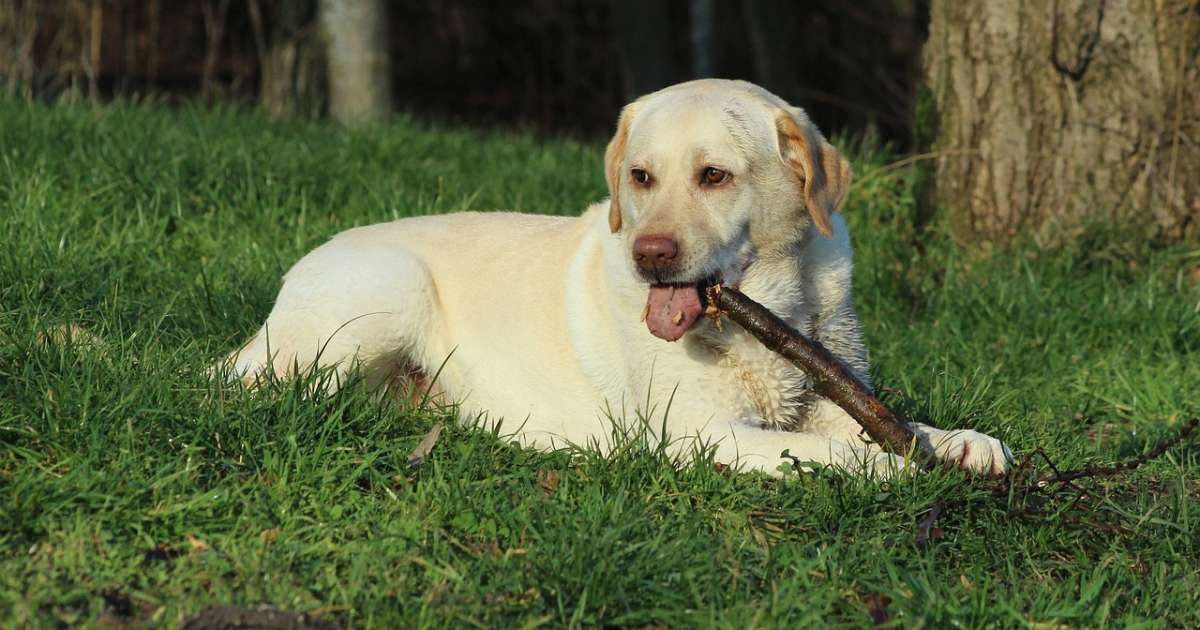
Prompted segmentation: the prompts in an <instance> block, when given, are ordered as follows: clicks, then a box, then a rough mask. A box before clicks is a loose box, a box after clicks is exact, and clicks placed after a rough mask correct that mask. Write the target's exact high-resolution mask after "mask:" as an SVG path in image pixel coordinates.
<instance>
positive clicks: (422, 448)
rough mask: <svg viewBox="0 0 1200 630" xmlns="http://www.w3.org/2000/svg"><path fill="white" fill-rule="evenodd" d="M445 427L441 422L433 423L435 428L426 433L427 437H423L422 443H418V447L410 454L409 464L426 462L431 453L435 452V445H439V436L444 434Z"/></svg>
mask: <svg viewBox="0 0 1200 630" xmlns="http://www.w3.org/2000/svg"><path fill="white" fill-rule="evenodd" d="M444 428H445V426H444V425H443V424H442V423H441V422H439V423H437V424H435V425H433V428H432V429H430V430H429V433H426V434H425V437H423V438H421V443H420V444H417V448H414V449H413V451H412V452H411V453H409V454H408V465H409V466H420V465H421V464H424V463H425V460H426V459H427V458H428V457H429V454H430V453H431V452H433V447H434V446H437V442H438V438H439V437H441V436H442V429H444Z"/></svg>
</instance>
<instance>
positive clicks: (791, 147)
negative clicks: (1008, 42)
mask: <svg viewBox="0 0 1200 630" xmlns="http://www.w3.org/2000/svg"><path fill="white" fill-rule="evenodd" d="M775 129H776V131H777V132H778V134H779V155H780V157H781V158H783V161H784V163H785V164H787V165H788V167H789V168H791V169H792V172H793V173H795V174H796V177H797V178H799V180H800V186H801V187H802V188H803V189H804V203H805V205H806V206H808V214H809V215H810V216H811V217H812V220H813V223H814V224H815V225H816V226H817V229H818V230H820V231H821V234H824V235H825V236H826V237H829V236H833V222H832V219H831V217H832V215H833V213H834V212H837V210H838V208H841V207H842V202H844V201H846V193H848V192H850V176H851V172H850V162H849V161H847V160H846V158H844V157H842V154H841V153H839V152H838V150H837V149H835V148H833V145H831V144H829V143H828V142H826V141H825V137H824V136H822V135H821V132H820V131H818V130H817V127H816V126H815V125H813V124H812V122H811V121H809V119H808V115H807V114H805V113H804V110H802V109H800V108H799V107H790V108H787V109H781V110H779V111H778V113H776V115H775Z"/></svg>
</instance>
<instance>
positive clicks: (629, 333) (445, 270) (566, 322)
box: [229, 80, 1010, 474]
mask: <svg viewBox="0 0 1200 630" xmlns="http://www.w3.org/2000/svg"><path fill="white" fill-rule="evenodd" d="M605 175H606V177H607V180H608V186H609V190H610V193H611V198H610V199H609V200H607V201H602V202H600V203H596V204H593V205H592V206H591V207H590V208H588V209H587V210H586V211H585V212H584V213H583V214H582V216H579V217H577V218H561V217H549V216H534V215H524V214H512V213H486V214H480V213H461V214H451V215H444V216H427V217H418V218H411V219H404V220H400V221H394V222H392V223H385V224H381V225H373V226H368V227H360V228H356V229H352V230H349V231H347V232H344V233H342V234H339V235H338V236H336V237H335V238H333V239H332V240H331V241H329V242H328V243H326V244H325V245H322V246H321V247H318V248H317V249H316V250H314V251H313V252H311V253H310V254H308V255H307V256H305V257H304V258H303V259H301V260H300V262H298V263H296V265H295V266H294V267H292V269H291V270H290V271H289V272H288V273H287V275H286V277H285V278H284V282H283V288H282V289H281V290H280V293H279V297H278V299H277V301H276V303H275V307H274V309H273V310H272V311H271V314H270V316H269V317H268V318H267V322H266V324H265V325H264V326H263V327H262V329H260V330H259V332H258V333H257V334H256V335H255V336H254V338H253V339H251V340H250V341H249V342H248V343H247V344H246V345H245V346H244V347H242V348H241V349H240V350H239V351H237V352H235V353H234V354H233V355H232V356H231V357H230V359H229V361H230V364H231V368H232V370H233V371H234V373H235V375H236V376H238V377H241V378H242V379H243V380H244V381H246V382H251V383H252V382H254V380H255V378H256V377H257V376H259V375H261V374H262V373H264V372H265V371H273V372H275V373H276V375H277V376H287V375H288V372H289V371H290V370H292V369H293V366H297V365H298V366H301V367H310V366H313V365H314V364H316V365H317V366H318V367H330V368H333V369H335V370H337V371H338V372H345V371H346V370H349V369H350V368H351V367H352V366H356V367H357V368H359V369H362V370H363V371H364V373H365V375H366V376H367V378H368V379H370V380H371V382H372V383H373V384H375V385H377V386H380V387H382V386H384V385H385V384H387V383H389V382H390V381H391V380H392V379H393V378H394V377H395V375H396V374H397V373H398V372H404V371H407V370H409V369H412V368H416V370H418V371H420V372H423V373H424V374H429V375H431V374H434V373H435V372H438V371H439V368H441V369H440V374H439V376H438V379H437V383H436V384H437V387H438V389H439V391H440V392H441V393H442V394H444V395H445V396H446V397H448V398H449V399H451V400H454V401H457V402H459V403H461V404H460V407H459V409H460V414H461V416H462V417H464V418H475V417H478V416H480V415H481V414H483V416H484V417H485V418H487V419H491V421H495V420H498V419H501V418H502V419H504V421H505V425H504V427H505V428H506V429H509V430H513V431H515V432H516V433H515V435H516V436H517V437H518V438H519V439H521V440H522V441H524V442H525V443H526V444H529V445H532V446H536V447H540V448H553V447H559V446H563V445H566V444H568V443H573V444H580V445H582V444H599V445H600V446H601V448H603V447H604V446H605V445H606V444H607V440H608V438H609V436H611V435H612V422H614V421H615V422H621V421H622V420H623V419H626V420H627V419H632V418H635V417H641V418H646V417H651V418H653V420H652V421H651V422H650V423H649V424H650V425H651V426H652V427H655V428H656V429H657V428H660V427H661V428H665V430H666V433H667V434H668V435H669V436H670V438H671V442H670V444H671V446H670V448H672V449H675V450H676V452H677V453H679V454H680V455H681V456H683V457H686V456H687V455H688V454H689V453H691V452H692V448H693V445H694V441H693V440H696V439H698V440H700V441H702V442H703V443H706V444H709V445H711V446H713V447H715V449H716V458H717V460H718V461H720V462H723V463H728V464H736V465H739V466H742V467H744V468H748V469H758V470H763V471H766V472H768V473H775V472H776V471H777V469H778V467H779V464H780V463H781V462H782V461H783V460H782V459H781V456H780V453H781V452H782V451H784V450H785V449H786V450H788V451H789V452H790V453H791V455H793V456H796V457H798V458H800V459H802V460H808V461H813V462H820V463H825V464H828V465H832V466H837V467H842V468H846V469H850V470H857V471H867V472H870V471H875V472H877V473H880V474H887V473H889V472H892V471H894V470H896V469H898V468H900V467H901V466H902V464H903V462H902V461H900V459H899V458H896V457H894V456H892V455H888V454H886V453H883V452H881V451H880V450H878V449H877V448H875V447H873V446H870V445H866V444H864V443H863V441H862V440H861V439H860V438H859V427H858V425H857V424H855V422H854V420H852V419H851V418H850V417H849V416H847V415H846V414H845V413H844V412H843V411H842V410H841V409H840V408H838V407H836V406H835V405H833V404H832V403H830V402H829V401H827V400H824V399H822V398H820V397H818V396H816V395H814V394H813V393H812V392H811V391H810V390H809V388H808V379H807V378H806V377H805V375H804V374H803V373H801V372H800V371H798V370H797V369H795V368H794V367H792V366H791V365H790V364H788V363H787V362H785V361H783V360H781V359H780V358H779V357H777V356H776V355H775V354H774V353H772V352H771V351H770V350H767V349H766V348H764V347H763V346H761V345H760V344H759V343H758V342H757V341H756V340H754V339H753V338H751V337H750V336H749V335H748V334H746V333H745V332H744V331H742V330H740V329H739V328H738V327H737V326H735V325H732V324H726V325H724V326H722V327H718V326H716V325H715V324H714V323H713V322H711V321H709V320H708V318H706V317H701V314H702V312H703V309H704V306H705V305H704V297H703V296H704V288H705V286H707V285H709V284H710V283H713V282H716V281H722V282H725V283H729V284H731V285H736V286H738V287H740V288H741V290H742V291H743V292H745V293H746V294H747V295H749V296H750V297H752V298H754V299H755V300H757V301H759V302H761V303H762V304H764V305H766V306H767V307H768V308H770V309H771V310H772V311H774V312H775V313H777V314H779V315H780V316H782V317H783V318H784V319H786V320H787V321H788V322H790V323H791V324H792V325H793V326H795V327H796V328H798V329H799V330H801V331H803V332H804V333H806V334H808V335H810V336H811V337H813V338H815V339H817V340H819V341H820V342H821V343H822V344H824V345H825V346H826V347H828V348H829V349H830V350H831V351H832V352H833V353H834V354H835V355H837V356H838V357H840V358H841V359H842V360H843V361H845V362H846V363H847V364H848V365H849V366H851V368H852V369H854V370H855V372H856V373H857V374H858V375H859V376H860V377H861V378H863V379H866V378H867V353H866V349H865V348H864V347H863V344H862V341H861V339H860V335H859V329H858V321H857V319H856V316H855V313H854V306H853V303H852V301H851V295H850V273H851V260H850V258H851V251H850V240H849V235H848V234H847V228H846V223H845V221H844V220H843V219H842V218H841V217H840V216H839V215H837V214H835V212H836V211H837V209H838V207H839V206H840V205H841V203H842V201H843V200H844V199H845V197H846V192H847V187H848V186H849V183H850V165H849V164H848V163H847V161H846V160H845V158H843V157H842V155H841V154H840V153H838V151H837V149H835V148H833V147H832V146H830V145H829V143H827V142H826V141H825V138H824V137H823V136H822V135H821V133H820V132H819V131H818V130H817V129H816V127H815V126H813V124H812V123H811V122H810V121H809V119H808V117H807V116H806V115H805V113H804V111H803V110H801V109H799V108H796V107H792V106H790V105H788V104H787V103H786V102H784V101H783V100H781V99H780V98H779V97H777V96H775V95H774V94H771V93H770V92H767V91H766V90H764V89H762V88H760V87H758V86H755V85H752V84H750V83H745V82H741V81H725V80H702V81H692V82H689V83H683V84H680V85H676V86H673V87H669V88H666V89H664V90H661V91H659V92H655V93H653V94H650V95H648V96H645V97H642V98H640V99H638V100H637V101H636V102H634V103H632V104H630V105H629V106H627V107H626V108H625V109H624V110H623V111H622V112H621V116H620V120H619V121H618V123H617V132H616V135H615V136H614V137H613V139H612V141H611V142H610V143H609V145H608V150H607V153H606V155H605ZM447 357H449V359H447ZM443 362H444V363H445V365H444V367H443ZM668 407H669V409H668ZM664 416H665V419H664ZM916 431H917V433H918V436H919V438H920V439H921V440H924V441H928V442H929V443H930V444H931V445H932V446H933V447H934V448H936V450H937V451H938V452H939V454H941V455H942V456H943V457H944V458H946V459H949V460H952V461H954V462H957V463H959V464H960V465H961V466H962V467H964V468H967V469H970V470H973V471H978V472H985V473H997V472H1001V471H1003V470H1005V469H1006V468H1007V467H1008V466H1009V462H1010V455H1009V452H1008V450H1007V449H1006V448H1005V446H1004V445H1003V444H1001V443H1000V442H999V441H998V440H996V439H994V438H991V437H988V436H986V435H983V434H981V433H977V432H974V431H958V432H946V431H940V430H938V429H934V428H932V427H928V426H924V425H918V426H917V427H916Z"/></svg>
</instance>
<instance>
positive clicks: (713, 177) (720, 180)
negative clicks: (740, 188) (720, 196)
mask: <svg viewBox="0 0 1200 630" xmlns="http://www.w3.org/2000/svg"><path fill="white" fill-rule="evenodd" d="M728 179H729V173H728V172H727V171H723V170H721V169H719V168H716V167H714V166H710V167H708V168H706V169H704V170H703V171H701V172H700V183H701V184H703V185H705V186H720V185H721V184H724V183H725V182H726V181H727V180H728Z"/></svg>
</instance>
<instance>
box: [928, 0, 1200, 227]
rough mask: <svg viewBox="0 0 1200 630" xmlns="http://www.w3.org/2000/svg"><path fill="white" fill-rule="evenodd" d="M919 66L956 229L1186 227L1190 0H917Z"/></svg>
mask: <svg viewBox="0 0 1200 630" xmlns="http://www.w3.org/2000/svg"><path fill="white" fill-rule="evenodd" d="M930 17H931V22H930V34H929V41H928V43H927V44H926V46H925V50H924V61H925V68H926V70H925V77H926V81H927V83H928V85H929V88H930V90H931V92H932V97H933V101H934V104H935V105H936V109H937V114H936V117H937V121H938V123H939V127H940V129H939V132H938V139H937V142H936V144H935V147H934V148H935V151H936V152H937V153H939V156H938V158H937V161H936V171H937V174H936V186H937V201H938V203H939V204H940V205H941V206H942V207H944V208H946V209H948V210H949V212H950V213H951V217H952V223H953V227H954V228H955V231H956V233H957V234H959V235H960V236H962V237H965V238H969V239H972V240H973V241H990V242H1000V241H1004V240H1007V239H1009V238H1010V237H1012V236H1013V235H1015V234H1018V233H1021V232H1028V233H1030V234H1032V235H1033V236H1034V237H1035V238H1036V239H1037V240H1038V241H1039V242H1041V243H1043V244H1055V243H1058V242H1062V241H1064V240H1068V239H1070V238H1072V237H1074V236H1077V235H1079V234H1081V233H1083V232H1084V231H1085V230H1088V229H1090V228H1095V227H1098V226H1108V227H1110V228H1111V227H1119V229H1121V230H1124V231H1126V233H1130V232H1129V231H1130V230H1132V231H1133V232H1132V234H1136V235H1137V236H1139V237H1149V238H1157V239H1166V240H1175V239H1182V238H1188V237H1192V236H1195V235H1196V234H1197V231H1198V230H1200V0H933V2H932V6H931V16H930Z"/></svg>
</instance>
